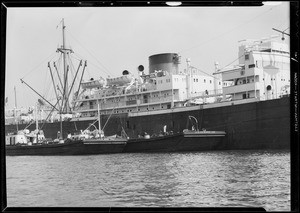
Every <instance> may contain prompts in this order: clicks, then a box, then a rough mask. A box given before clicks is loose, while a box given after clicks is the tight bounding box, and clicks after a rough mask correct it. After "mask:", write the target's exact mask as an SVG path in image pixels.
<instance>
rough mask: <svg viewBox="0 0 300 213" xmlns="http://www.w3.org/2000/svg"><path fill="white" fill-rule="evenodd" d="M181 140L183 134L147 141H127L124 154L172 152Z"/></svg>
mask: <svg viewBox="0 0 300 213" xmlns="http://www.w3.org/2000/svg"><path fill="white" fill-rule="evenodd" d="M182 140H183V134H175V135H168V136H161V137H153V138H149V139H145V138H138V139H131V140H128V142H127V145H126V146H125V149H124V152H174V151H180V150H178V149H177V146H178V144H179V143H180V142H181V141H182Z"/></svg>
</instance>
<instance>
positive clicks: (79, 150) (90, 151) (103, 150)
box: [6, 141, 126, 156]
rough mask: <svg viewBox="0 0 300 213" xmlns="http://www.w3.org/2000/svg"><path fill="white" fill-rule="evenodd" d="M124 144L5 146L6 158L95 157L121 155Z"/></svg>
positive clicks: (69, 143)
mask: <svg viewBox="0 0 300 213" xmlns="http://www.w3.org/2000/svg"><path fill="white" fill-rule="evenodd" d="M125 145H126V142H117V143H113V142H110V143H105V141H103V142H102V143H84V142H83V141H73V142H67V143H64V144H41V145H31V146H29V145H14V146H6V155H7V156H17V155H41V156H42V155H43V156H45V155H51V156H52V155H96V154H112V153H121V152H122V151H123V149H124V147H125Z"/></svg>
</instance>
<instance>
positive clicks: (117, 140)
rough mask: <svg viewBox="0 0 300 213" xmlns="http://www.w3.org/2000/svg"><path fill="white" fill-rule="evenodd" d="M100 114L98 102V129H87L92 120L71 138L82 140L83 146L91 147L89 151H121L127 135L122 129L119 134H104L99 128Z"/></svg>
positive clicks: (107, 152) (106, 152) (98, 152)
mask: <svg viewBox="0 0 300 213" xmlns="http://www.w3.org/2000/svg"><path fill="white" fill-rule="evenodd" d="M100 115H101V114H100V105H99V103H98V119H97V120H96V121H98V129H95V130H94V131H92V132H91V131H89V130H88V129H89V127H90V126H94V123H95V122H94V123H92V124H91V125H90V126H89V127H88V128H87V129H86V130H85V131H83V132H82V133H81V134H80V135H79V136H73V137H72V140H75V141H76V140H79V141H82V143H83V145H84V147H85V148H87V147H88V148H89V149H91V152H93V153H96V154H109V153H121V152H123V149H124V148H125V146H126V143H127V140H128V136H127V134H126V133H125V131H124V129H123V131H122V133H121V136H118V135H112V136H105V135H104V130H102V129H101V122H100V121H101V120H100ZM94 127H95V126H94ZM95 128H96V127H95Z"/></svg>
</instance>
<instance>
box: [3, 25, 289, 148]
mask: <svg viewBox="0 0 300 213" xmlns="http://www.w3.org/2000/svg"><path fill="white" fill-rule="evenodd" d="M63 29H64V27H63ZM58 51H61V52H62V53H63V54H72V51H71V50H68V49H66V48H64V47H62V48H60V49H58ZM238 60H239V62H238V64H237V65H235V66H233V67H227V68H223V69H220V68H219V67H218V63H217V62H216V63H215V72H214V73H213V75H210V74H207V73H205V72H203V71H201V70H199V69H197V68H195V67H193V66H192V64H191V60H190V59H186V60H182V58H181V56H180V55H179V54H177V53H159V54H154V55H151V56H150V57H149V70H148V71H146V70H145V68H144V66H143V65H137V71H136V72H137V73H138V75H137V77H136V76H135V75H134V74H135V73H131V72H129V71H127V70H124V71H123V72H122V73H120V77H116V78H106V79H104V78H100V79H93V78H91V79H90V80H88V81H84V80H83V77H82V76H83V72H82V75H81V78H80V87H79V89H78V91H77V92H76V93H75V95H73V97H74V99H73V100H72V101H70V103H69V100H68V99H69V97H71V96H67V95H65V96H63V97H62V98H60V99H59V98H58V100H61V101H65V102H62V103H61V106H63V108H62V109H63V111H61V112H60V113H70V112H72V117H71V118H70V119H66V120H63V121H62V122H61V123H62V125H61V126H60V122H58V121H52V122H51V121H49V120H46V122H45V123H44V125H43V129H44V132H45V135H46V137H51V138H55V137H56V135H57V132H58V131H60V130H61V129H63V130H64V131H63V135H64V137H65V136H66V135H67V132H71V133H72V132H75V131H78V130H83V129H86V127H87V126H89V124H91V123H92V122H94V121H95V120H97V118H98V113H100V115H101V123H102V124H104V126H103V129H104V128H105V132H106V133H107V134H108V135H112V134H116V133H121V132H122V131H125V132H126V134H127V135H128V137H129V138H138V136H139V135H141V134H143V133H145V132H147V134H149V135H150V136H151V135H156V134H158V133H160V132H161V131H162V130H163V129H164V130H165V131H167V132H172V133H174V134H177V133H182V132H183V130H184V129H191V128H192V124H191V123H188V122H187V120H188V118H189V116H193V117H195V118H197V120H198V121H199V123H198V124H197V125H198V126H197V128H199V129H200V130H202V129H205V130H207V131H210V130H214V131H225V132H226V136H225V138H224V141H223V143H222V145H221V146H218V147H215V148H214V149H287V148H289V147H290V98H289V94H290V91H289V88H290V55H289V46H288V45H287V44H286V43H285V42H284V41H282V40H280V39H279V38H277V37H270V38H268V39H259V40H250V39H248V40H243V41H240V45H239V51H238ZM184 63H185V64H184ZM85 66H86V64H85ZM85 66H84V67H85ZM76 75H77V73H76ZM78 76H79V75H78ZM63 94H68V90H66V92H63ZM98 105H100V108H101V110H100V112H98V110H97V106H98ZM52 106H53V108H55V106H56V105H54V104H53V105H52ZM71 110H72V111H71ZM108 120H109V122H107V121H108ZM18 126H19V128H20V129H22V128H25V127H26V126H27V128H28V129H31V128H34V127H30V126H29V127H28V125H27V124H19V125H18ZM15 129H16V127H15V125H14V124H10V125H5V131H6V133H8V132H11V131H14V130H15Z"/></svg>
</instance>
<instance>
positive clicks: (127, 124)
mask: <svg viewBox="0 0 300 213" xmlns="http://www.w3.org/2000/svg"><path fill="white" fill-rule="evenodd" d="M126 127H127V128H128V129H129V121H126Z"/></svg>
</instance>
